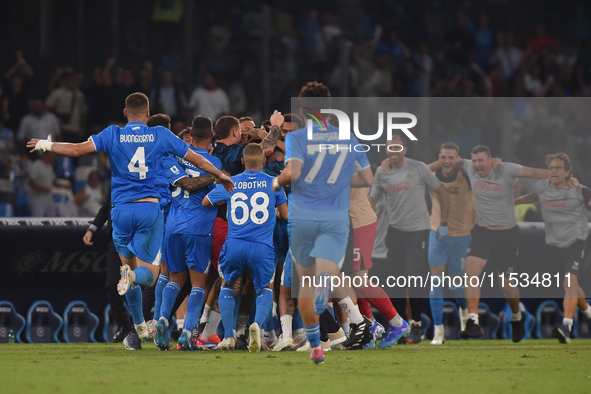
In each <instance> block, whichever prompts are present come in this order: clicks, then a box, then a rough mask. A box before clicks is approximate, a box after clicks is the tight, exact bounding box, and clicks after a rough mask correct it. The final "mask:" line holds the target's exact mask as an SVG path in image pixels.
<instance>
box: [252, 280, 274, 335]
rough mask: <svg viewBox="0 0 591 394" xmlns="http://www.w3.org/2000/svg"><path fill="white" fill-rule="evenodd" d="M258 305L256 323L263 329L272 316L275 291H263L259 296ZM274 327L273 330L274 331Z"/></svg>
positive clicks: (255, 316) (267, 289)
mask: <svg viewBox="0 0 591 394" xmlns="http://www.w3.org/2000/svg"><path fill="white" fill-rule="evenodd" d="M256 305H257V310H256V313H255V315H254V321H255V323H257V324H258V325H259V327H262V326H263V325H264V323H265V321H266V320H267V318H268V317H269V315H271V309H273V290H271V289H269V288H268V287H265V288H264V289H262V290H261V291H260V292H259V294H258V295H257V300H256ZM272 327H273V326H271V330H272V329H273V328H272ZM268 331H270V330H268Z"/></svg>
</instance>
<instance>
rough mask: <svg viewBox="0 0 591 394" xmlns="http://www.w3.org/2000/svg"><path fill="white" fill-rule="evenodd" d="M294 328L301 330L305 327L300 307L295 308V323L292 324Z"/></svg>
mask: <svg viewBox="0 0 591 394" xmlns="http://www.w3.org/2000/svg"><path fill="white" fill-rule="evenodd" d="M291 326H292V327H293V330H294V331H295V330H299V329H300V328H304V322H303V321H302V315H301V314H300V308H295V311H294V312H293V323H292V324H291Z"/></svg>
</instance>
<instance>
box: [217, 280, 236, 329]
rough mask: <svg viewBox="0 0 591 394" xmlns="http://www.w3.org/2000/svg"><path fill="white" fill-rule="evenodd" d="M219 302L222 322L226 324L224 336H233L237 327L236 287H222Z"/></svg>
mask: <svg viewBox="0 0 591 394" xmlns="http://www.w3.org/2000/svg"><path fill="white" fill-rule="evenodd" d="M218 304H219V307H220V315H222V324H223V325H224V337H226V338H229V337H233V336H234V327H236V324H235V322H234V307H235V306H236V302H235V300H234V289H232V288H231V287H227V286H222V287H221V289H220V298H219V301H218Z"/></svg>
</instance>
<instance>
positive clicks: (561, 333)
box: [552, 273, 591, 343]
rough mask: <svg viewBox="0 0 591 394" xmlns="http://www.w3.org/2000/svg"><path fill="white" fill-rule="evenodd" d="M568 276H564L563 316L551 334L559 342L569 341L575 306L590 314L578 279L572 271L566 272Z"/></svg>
mask: <svg viewBox="0 0 591 394" xmlns="http://www.w3.org/2000/svg"><path fill="white" fill-rule="evenodd" d="M567 275H569V277H565V278H564V282H563V286H564V300H563V303H562V305H563V308H564V318H563V319H562V324H560V325H558V326H556V327H554V329H553V330H552V335H553V336H554V337H555V338H557V339H558V341H559V342H560V343H570V334H571V331H572V327H573V322H574V318H575V313H576V311H577V306H578V307H579V308H580V309H581V311H583V313H584V314H585V315H586V316H587V317H588V316H589V315H591V309H589V304H587V300H586V299H585V292H584V291H583V289H582V288H581V286H580V285H579V279H578V277H577V276H576V275H574V274H573V273H568V274H567Z"/></svg>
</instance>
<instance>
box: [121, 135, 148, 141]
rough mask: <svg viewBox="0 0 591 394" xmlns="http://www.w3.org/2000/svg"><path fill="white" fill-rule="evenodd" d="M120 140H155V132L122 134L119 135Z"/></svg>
mask: <svg viewBox="0 0 591 394" xmlns="http://www.w3.org/2000/svg"><path fill="white" fill-rule="evenodd" d="M119 142H154V134H145V135H134V134H121V135H120V136H119Z"/></svg>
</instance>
